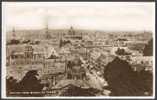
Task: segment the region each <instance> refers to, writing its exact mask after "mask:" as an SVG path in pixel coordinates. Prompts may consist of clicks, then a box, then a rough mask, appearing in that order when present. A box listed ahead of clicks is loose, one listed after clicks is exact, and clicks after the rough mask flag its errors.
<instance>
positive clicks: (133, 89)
mask: <svg viewBox="0 0 157 100" xmlns="http://www.w3.org/2000/svg"><path fill="white" fill-rule="evenodd" d="M104 78H105V79H106V80H107V82H108V84H109V87H108V88H110V90H111V95H112V96H144V95H145V94H144V93H145V92H149V93H150V95H151V92H152V73H149V72H147V71H145V70H143V71H141V72H135V71H133V69H132V68H131V65H129V63H128V62H127V61H125V60H121V59H119V58H118V57H116V58H115V59H114V60H113V61H112V62H110V63H109V64H108V65H107V66H106V68H105V69H104Z"/></svg>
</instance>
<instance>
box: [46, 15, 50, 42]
mask: <svg viewBox="0 0 157 100" xmlns="http://www.w3.org/2000/svg"><path fill="white" fill-rule="evenodd" d="M45 34H46V39H51V35H50V33H49V26H48V18H46V28H45Z"/></svg>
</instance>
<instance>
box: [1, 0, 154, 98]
mask: <svg viewBox="0 0 157 100" xmlns="http://www.w3.org/2000/svg"><path fill="white" fill-rule="evenodd" d="M16 3H23V4H24V3H30V4H31V3H32V2H16ZM41 3H44V4H48V5H49V2H38V3H36V4H37V5H38V4H41ZM51 3H52V2H51ZM53 3H55V4H56V5H61V4H63V5H64V4H65V3H66V4H71V5H73V4H74V3H77V4H78V3H79V4H83V5H89V4H94V5H97V4H98V6H99V5H101V6H104V4H106V3H107V4H116V3H119V2H53ZM120 3H122V4H127V3H128V2H120ZM141 3H146V4H147V3H152V4H154V9H155V2H129V4H135V5H136V4H141ZM6 4H7V2H2V58H1V59H2V67H1V71H2V73H1V76H2V77H1V78H2V79H1V80H2V85H1V87H2V90H1V91H2V92H1V96H2V98H3V99H41V98H42V99H154V98H155V16H154V28H153V38H154V39H153V46H154V48H153V54H154V57H153V67H154V68H153V96H147V97H144V96H125V97H124V96H118V97H116V96H99V97H6V84H5V83H6V81H5V75H6V67H5V66H6V59H5V58H6V49H5V48H6V41H5V40H6V35H5V33H6V24H5V16H4V15H5V7H6ZM154 11H155V10H154ZM154 13H155V12H154Z"/></svg>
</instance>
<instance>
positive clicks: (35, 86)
mask: <svg viewBox="0 0 157 100" xmlns="http://www.w3.org/2000/svg"><path fill="white" fill-rule="evenodd" d="M36 76H38V73H37V71H36V70H30V71H28V72H27V73H26V74H25V76H24V77H23V79H22V80H21V81H20V82H19V83H18V87H17V91H19V92H40V91H42V89H43V87H44V84H41V83H40V82H41V80H40V79H38V78H37V77H36ZM24 96H42V95H41V94H31V95H30V94H28V95H25V94H24Z"/></svg>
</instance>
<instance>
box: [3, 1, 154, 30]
mask: <svg viewBox="0 0 157 100" xmlns="http://www.w3.org/2000/svg"><path fill="white" fill-rule="evenodd" d="M2 7H3V8H2V13H3V25H4V26H5V27H6V28H7V30H11V29H13V27H15V28H16V29H43V28H44V27H45V26H46V23H47V22H48V26H49V28H50V29H63V28H69V27H70V26H73V27H74V28H76V29H91V30H95V29H96V30H131V31H136V30H153V29H154V27H155V24H154V23H155V3H153V2H151V3H150V2H145V3H142V2H136V3H135V2H129V3H127V2H116V3H115V2H60V3H59V2H38V3H36V2H16V3H15V2H3V4H2Z"/></svg>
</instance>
